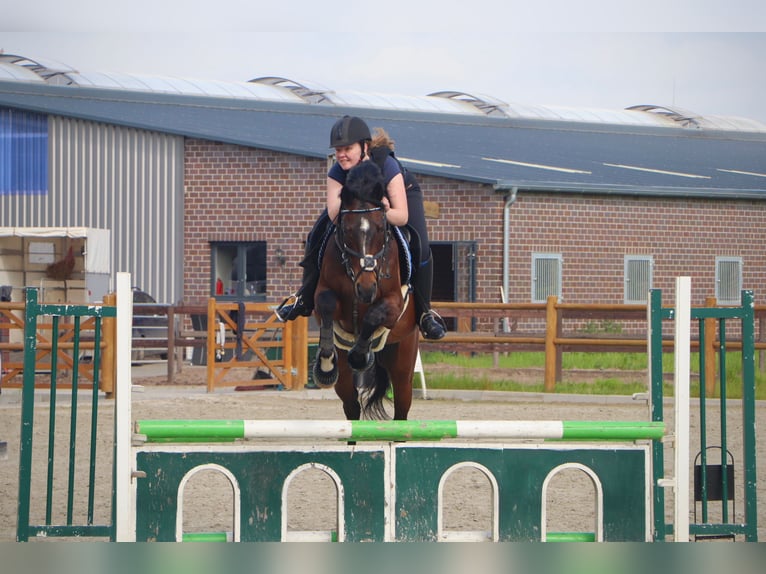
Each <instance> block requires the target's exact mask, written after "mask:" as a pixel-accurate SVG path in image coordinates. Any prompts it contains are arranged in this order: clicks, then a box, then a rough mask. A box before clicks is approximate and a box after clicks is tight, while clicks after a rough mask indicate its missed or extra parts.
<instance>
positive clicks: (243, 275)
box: [210, 241, 266, 301]
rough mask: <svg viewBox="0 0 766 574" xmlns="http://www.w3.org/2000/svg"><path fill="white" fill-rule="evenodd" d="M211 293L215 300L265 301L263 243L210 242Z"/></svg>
mask: <svg viewBox="0 0 766 574" xmlns="http://www.w3.org/2000/svg"><path fill="white" fill-rule="evenodd" d="M210 253H211V257H212V261H211V265H210V268H211V269H212V277H211V285H210V293H211V296H213V297H216V298H218V299H223V300H226V299H230V300H243V299H247V300H250V301H265V300H266V242H265V241H252V242H221V243H211V244H210Z"/></svg>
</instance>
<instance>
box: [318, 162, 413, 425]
mask: <svg viewBox="0 0 766 574" xmlns="http://www.w3.org/2000/svg"><path fill="white" fill-rule="evenodd" d="M384 195H385V184H384V180H383V176H382V174H381V171H380V169H379V168H378V166H377V165H375V164H374V163H373V162H372V161H363V162H362V163H360V164H359V165H357V166H355V167H354V168H352V169H351V170H350V171H349V173H348V176H347V178H346V183H345V185H344V186H343V188H342V190H341V207H340V211H339V214H338V217H337V219H336V221H335V226H334V228H332V230H331V232H330V233H329V235H328V236H327V239H326V243H325V247H324V251H323V254H322V255H321V264H320V275H319V281H318V284H317V289H316V291H315V296H314V315H315V317H316V318H317V321H318V323H319V346H318V350H317V355H316V361H315V363H314V367H313V378H314V381H315V383H316V384H317V385H318V386H319V387H323V388H327V387H330V386H333V385H334V386H335V393H336V394H337V395H338V397H339V398H340V400H341V401H342V402H343V412H344V414H345V416H346V419H347V420H359V419H361V418H366V419H372V420H380V419H385V418H389V416H388V414H387V412H386V409H385V406H384V402H383V401H384V399H385V397H386V395H387V393H388V389H389V386H390V387H391V388H392V390H393V403H394V415H393V418H394V419H395V420H406V419H407V414H408V412H409V410H410V406H411V404H412V379H413V374H414V371H415V362H416V360H417V355H418V343H419V335H420V333H419V330H418V326H417V320H416V316H415V302H414V299H413V297H412V296H411V289H410V286H409V281H408V279H409V275H408V274H407V273H405V275H406V276H405V277H402V274H401V269H406V267H403V266H401V262H402V261H404V262H405V264H408V263H407V262H408V261H409V260H408V259H406V258H405V259H404V260H401V259H400V254H401V253H402V252H404V250H405V249H407V248H406V245H405V246H404V247H400V243H399V239H398V238H397V237H398V236H400V235H401V234H400V232H399V230H398V229H397V228H396V227H395V226H393V225H391V224H390V223H389V222H388V221H387V219H386V212H385V208H384V205H383V202H382V199H383V197H384ZM402 245H404V243H402ZM407 255H408V252H407ZM405 257H406V256H405Z"/></svg>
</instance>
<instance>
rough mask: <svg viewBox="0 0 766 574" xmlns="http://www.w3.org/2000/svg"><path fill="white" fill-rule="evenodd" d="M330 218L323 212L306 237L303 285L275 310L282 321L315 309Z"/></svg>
mask: <svg viewBox="0 0 766 574" xmlns="http://www.w3.org/2000/svg"><path fill="white" fill-rule="evenodd" d="M329 223H330V218H329V217H328V216H327V212H326V211H324V212H322V215H320V216H319V219H317V221H316V223H314V227H313V228H312V229H311V231H310V232H309V235H308V237H307V238H306V247H305V251H304V256H303V260H302V261H301V263H300V265H301V267H303V279H302V281H301V286H300V288H299V289H298V291H296V292H295V293H293V294H292V295H290V296H289V297H287V298H286V299H285V300H284V301H282V303H281V304H280V305H279V307H277V308H276V310H275V311H274V312H275V313H276V315H277V317H278V318H279V319H280V320H281V321H292V320H293V319H295V318H297V317H308V316H309V315H311V313H312V311H313V310H314V291H316V288H317V283H318V282H319V260H318V257H319V249H320V247H321V246H322V240H323V238H324V236H325V233H326V231H327V225H328V224H329Z"/></svg>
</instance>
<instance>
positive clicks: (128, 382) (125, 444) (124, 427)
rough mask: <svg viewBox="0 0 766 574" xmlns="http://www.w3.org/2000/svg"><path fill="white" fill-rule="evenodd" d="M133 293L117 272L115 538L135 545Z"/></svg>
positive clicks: (125, 275) (125, 277) (126, 275)
mask: <svg viewBox="0 0 766 574" xmlns="http://www.w3.org/2000/svg"><path fill="white" fill-rule="evenodd" d="M132 333H133V291H132V289H131V286H130V273H117V350H116V353H115V354H116V359H117V389H116V391H115V396H116V398H115V402H116V405H115V415H114V426H115V428H114V437H115V442H116V447H115V453H114V455H115V457H116V460H115V473H116V474H117V476H116V478H115V489H116V493H115V497H114V500H115V504H116V506H117V507H116V509H115V519H114V520H115V537H116V539H117V542H135V540H136V521H135V518H136V517H135V509H136V505H135V500H134V499H133V498H134V497H133V489H132V485H131V482H132V479H131V465H132V463H131V437H132V433H133V431H132V429H131V417H132V415H131V408H130V407H131V398H132V397H131V394H132V390H133V383H132V373H131V364H130V363H131V361H130V356H131V352H132V348H131V347H132Z"/></svg>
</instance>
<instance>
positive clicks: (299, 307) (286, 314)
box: [274, 293, 311, 323]
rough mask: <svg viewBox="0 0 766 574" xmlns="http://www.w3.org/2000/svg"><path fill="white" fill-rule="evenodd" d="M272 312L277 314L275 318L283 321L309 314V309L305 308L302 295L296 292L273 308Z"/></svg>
mask: <svg viewBox="0 0 766 574" xmlns="http://www.w3.org/2000/svg"><path fill="white" fill-rule="evenodd" d="M274 314H275V315H276V316H277V319H279V320H280V321H282V322H283V323H284V322H285V321H292V320H293V319H295V318H296V317H299V316H301V315H303V316H308V315H310V314H311V311H310V310H308V309H306V304H305V303H304V301H303V297H301V295H299V294H298V293H293V294H292V295H289V296H288V297H286V298H285V300H284V301H282V303H280V305H279V306H278V307H277V308H276V309H274Z"/></svg>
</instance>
